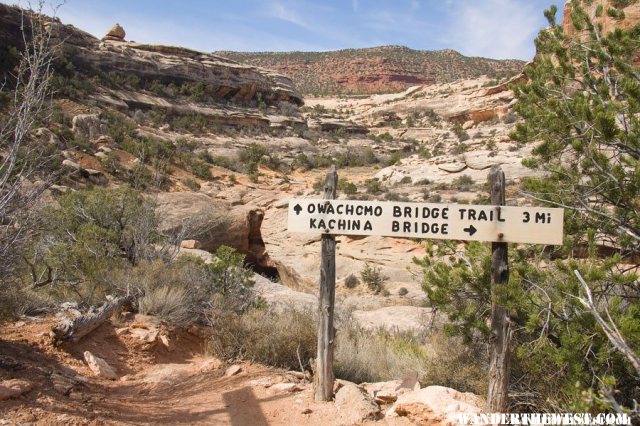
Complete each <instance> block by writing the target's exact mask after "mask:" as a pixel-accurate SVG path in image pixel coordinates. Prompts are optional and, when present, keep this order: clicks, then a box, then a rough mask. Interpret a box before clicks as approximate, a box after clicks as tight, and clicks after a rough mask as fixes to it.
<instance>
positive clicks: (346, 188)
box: [338, 178, 358, 195]
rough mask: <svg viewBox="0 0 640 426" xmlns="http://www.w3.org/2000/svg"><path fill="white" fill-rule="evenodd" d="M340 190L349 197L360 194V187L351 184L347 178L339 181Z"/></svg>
mask: <svg viewBox="0 0 640 426" xmlns="http://www.w3.org/2000/svg"><path fill="white" fill-rule="evenodd" d="M338 190H339V191H341V192H344V193H345V194H347V195H352V194H355V193H356V192H358V187H357V186H356V185H355V184H354V183H351V182H349V181H348V180H347V179H346V178H340V179H338Z"/></svg>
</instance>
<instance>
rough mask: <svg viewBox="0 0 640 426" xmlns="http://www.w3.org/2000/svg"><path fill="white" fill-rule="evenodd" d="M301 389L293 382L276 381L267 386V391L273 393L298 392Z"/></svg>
mask: <svg viewBox="0 0 640 426" xmlns="http://www.w3.org/2000/svg"><path fill="white" fill-rule="evenodd" d="M301 390H302V388H300V387H298V385H296V384H295V383H276V384H275V385H273V386H271V387H270V388H269V392H270V393H274V394H281V393H293V392H300V391H301Z"/></svg>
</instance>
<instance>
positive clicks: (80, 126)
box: [71, 114, 100, 140]
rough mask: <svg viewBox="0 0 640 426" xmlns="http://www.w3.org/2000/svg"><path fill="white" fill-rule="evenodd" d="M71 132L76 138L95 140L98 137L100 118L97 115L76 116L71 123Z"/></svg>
mask: <svg viewBox="0 0 640 426" xmlns="http://www.w3.org/2000/svg"><path fill="white" fill-rule="evenodd" d="M71 131H72V132H73V134H74V136H76V137H81V138H87V139H89V140H94V139H97V138H98V137H99V136H100V117H99V116H98V114H78V115H76V116H75V117H73V120H72V121H71Z"/></svg>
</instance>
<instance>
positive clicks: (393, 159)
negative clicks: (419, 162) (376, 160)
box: [385, 151, 406, 166]
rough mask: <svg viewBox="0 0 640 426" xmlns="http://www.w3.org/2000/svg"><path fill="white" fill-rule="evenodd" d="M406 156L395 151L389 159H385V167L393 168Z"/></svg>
mask: <svg viewBox="0 0 640 426" xmlns="http://www.w3.org/2000/svg"><path fill="white" fill-rule="evenodd" d="M405 156H406V155H405V154H404V153H403V152H401V151H396V152H394V153H392V154H391V155H390V156H389V158H387V161H385V165H387V166H393V165H394V164H398V163H399V162H400V160H402V159H403V158H404V157H405Z"/></svg>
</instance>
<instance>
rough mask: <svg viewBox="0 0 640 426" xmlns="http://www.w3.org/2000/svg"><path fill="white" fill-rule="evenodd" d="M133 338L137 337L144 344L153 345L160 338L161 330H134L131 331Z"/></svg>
mask: <svg viewBox="0 0 640 426" xmlns="http://www.w3.org/2000/svg"><path fill="white" fill-rule="evenodd" d="M130 333H131V335H132V336H134V337H137V338H138V339H140V340H141V341H143V342H144V343H153V342H155V341H156V339H157V338H158V334H160V330H158V329H157V328H155V327H152V328H134V329H132V330H130Z"/></svg>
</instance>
